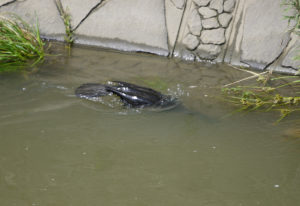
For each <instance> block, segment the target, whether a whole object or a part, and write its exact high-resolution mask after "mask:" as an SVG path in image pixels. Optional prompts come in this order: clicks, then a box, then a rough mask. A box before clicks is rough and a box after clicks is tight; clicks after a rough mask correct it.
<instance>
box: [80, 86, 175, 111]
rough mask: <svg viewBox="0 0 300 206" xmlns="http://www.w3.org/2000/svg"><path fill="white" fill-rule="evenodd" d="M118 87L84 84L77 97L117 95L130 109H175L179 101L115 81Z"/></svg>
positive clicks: (145, 88) (156, 92)
mask: <svg viewBox="0 0 300 206" xmlns="http://www.w3.org/2000/svg"><path fill="white" fill-rule="evenodd" d="M114 82H115V83H117V84H118V85H116V86H114V85H105V84H93V83H88V84H83V85H81V86H80V87H78V88H77V89H76V90H75V95H76V96H77V97H80V98H85V99H91V98H94V97H100V96H105V95H109V94H115V95H117V96H119V97H120V99H121V101H122V102H124V106H128V107H134V108H136V107H154V108H156V107H164V108H165V107H171V108H173V107H175V106H177V105H179V104H178V102H177V99H175V98H173V97H172V96H169V95H164V94H162V93H160V92H158V91H155V90H153V89H150V88H147V87H141V86H138V85H135V84H130V83H127V82H121V81H114Z"/></svg>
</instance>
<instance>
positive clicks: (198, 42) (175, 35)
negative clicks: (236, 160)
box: [0, 0, 300, 73]
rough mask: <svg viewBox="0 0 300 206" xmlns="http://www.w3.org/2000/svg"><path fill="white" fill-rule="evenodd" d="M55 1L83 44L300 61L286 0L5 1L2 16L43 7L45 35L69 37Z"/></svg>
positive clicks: (230, 59)
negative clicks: (66, 11)
mask: <svg viewBox="0 0 300 206" xmlns="http://www.w3.org/2000/svg"><path fill="white" fill-rule="evenodd" d="M55 1H57V3H59V4H60V5H62V7H63V8H64V9H66V8H67V7H68V8H69V10H70V12H71V15H72V21H71V27H72V29H73V30H74V31H75V36H74V40H75V41H74V42H75V44H85V45H93V46H101V47H105V48H111V49H117V50H122V51H131V52H147V53H153V54H157V55H161V56H169V57H178V58H182V59H185V60H187V61H212V62H226V63H230V64H232V65H238V66H245V67H253V68H257V69H273V68H275V70H277V71H279V72H284V73H294V72H295V71H296V70H297V69H298V66H299V65H300V64H299V63H297V62H293V61H292V60H291V58H292V57H293V55H294V54H293V53H292V52H290V51H291V50H293V48H295V47H297V46H298V45H299V44H300V43H299V41H298V38H297V36H296V35H293V34H290V33H287V32H286V31H287V30H288V23H287V21H283V20H282V17H283V9H284V8H281V7H280V3H281V1H282V0H89V1H81V0H0V13H3V12H15V13H17V14H19V15H21V16H24V17H25V16H26V14H31V15H34V14H35V12H36V14H37V16H38V19H39V24H40V30H41V36H42V37H43V38H45V39H53V40H58V41H63V40H64V38H63V36H64V35H65V28H64V23H63V20H62V18H61V17H60V12H59V10H58V8H57V6H56V4H55Z"/></svg>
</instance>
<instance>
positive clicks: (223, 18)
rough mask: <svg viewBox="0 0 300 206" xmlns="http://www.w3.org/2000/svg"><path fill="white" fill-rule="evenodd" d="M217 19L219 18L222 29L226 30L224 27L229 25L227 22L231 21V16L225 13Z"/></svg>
mask: <svg viewBox="0 0 300 206" xmlns="http://www.w3.org/2000/svg"><path fill="white" fill-rule="evenodd" d="M218 18H219V22H220V24H221V26H222V27H223V28H226V27H228V24H229V22H230V21H231V19H232V15H231V14H227V13H223V14H220V15H219V16H218Z"/></svg>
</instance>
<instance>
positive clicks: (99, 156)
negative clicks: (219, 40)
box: [0, 43, 300, 206]
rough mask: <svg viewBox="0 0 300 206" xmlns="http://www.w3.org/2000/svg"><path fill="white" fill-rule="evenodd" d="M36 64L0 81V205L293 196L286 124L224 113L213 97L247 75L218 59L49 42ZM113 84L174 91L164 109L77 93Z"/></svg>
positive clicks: (215, 201)
mask: <svg viewBox="0 0 300 206" xmlns="http://www.w3.org/2000/svg"><path fill="white" fill-rule="evenodd" d="M51 52H52V54H61V55H60V56H50V57H47V58H46V59H45V61H44V63H43V64H40V65H37V66H36V67H37V68H38V70H37V71H35V72H32V73H29V74H27V75H25V76H24V75H22V74H13V75H12V74H1V76H0V93H1V95H0V131H1V133H0V205H5V206H9V205H19V206H29V205H40V206H54V205H55V206H68V205H70V206H71V205H72V206H85V205H89V206H98V205H105V206H118V205H120V206H121V205H122V206H124V205H128V206H132V205H138V206H143V205H145V206H146V205H148V206H152V205H155V206H160V205H161V206H169V205H170V206H174V205H178V206H181V205H189V206H199V205H205V206H223V205H226V206H234V205H237V206H239V205H264V206H281V205H286V206H291V205H298V204H299V202H300V158H299V157H300V155H299V153H300V147H299V141H298V140H297V139H296V140H288V141H283V140H285V139H286V137H287V135H288V134H290V133H291V132H289V131H293V130H295V129H297V125H296V124H294V121H293V120H296V119H297V118H296V117H295V116H293V115H291V116H290V117H289V118H288V119H286V121H285V122H283V123H280V124H277V125H274V123H275V122H276V121H277V119H278V118H279V113H278V112H269V113H260V114H258V113H256V112H253V113H248V114H247V115H245V116H242V117H241V116H240V115H232V116H230V117H228V118H225V119H222V120H220V119H221V118H222V117H224V116H226V115H228V114H230V113H232V112H233V111H235V110H236V109H238V107H236V106H233V105H230V104H228V103H227V102H224V101H222V100H221V99H218V98H213V96H222V94H221V92H220V89H219V88H218V87H221V86H223V85H225V84H228V83H230V82H234V81H236V80H239V79H241V78H245V77H248V76H249V74H247V73H245V72H241V71H237V70H234V69H232V68H230V67H228V66H226V65H224V64H210V63H205V62H204V63H199V62H195V63H194V62H192V63H191V62H184V61H181V60H178V59H167V58H160V57H157V56H152V55H146V54H128V53H127V54H125V53H118V52H113V51H102V50H97V49H86V48H80V47H74V48H72V49H71V51H70V52H69V51H68V50H65V49H64V46H63V45H60V44H55V43H54V44H53V45H52V49H51ZM112 80H121V81H126V82H131V83H135V84H139V85H142V86H148V84H147V82H154V83H155V84H154V87H155V89H157V90H159V91H161V92H163V93H165V94H171V95H173V96H176V97H178V99H179V100H180V101H181V102H182V105H181V106H180V107H177V108H176V109H173V110H168V111H163V112H156V111H149V110H143V109H126V108H124V107H123V106H122V104H120V103H118V99H117V98H116V97H108V98H104V99H102V100H103V103H101V102H93V101H88V100H85V99H80V98H77V97H75V96H74V90H75V89H76V88H77V87H78V86H80V85H81V84H83V83H107V82H108V81H112Z"/></svg>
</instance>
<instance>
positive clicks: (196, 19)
mask: <svg viewBox="0 0 300 206" xmlns="http://www.w3.org/2000/svg"><path fill="white" fill-rule="evenodd" d="M187 24H188V26H189V28H190V31H191V33H192V34H194V35H196V36H200V33H201V30H202V23H201V18H200V15H199V13H198V11H197V9H194V10H193V11H192V12H191V13H190V16H189V19H188V22H187Z"/></svg>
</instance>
